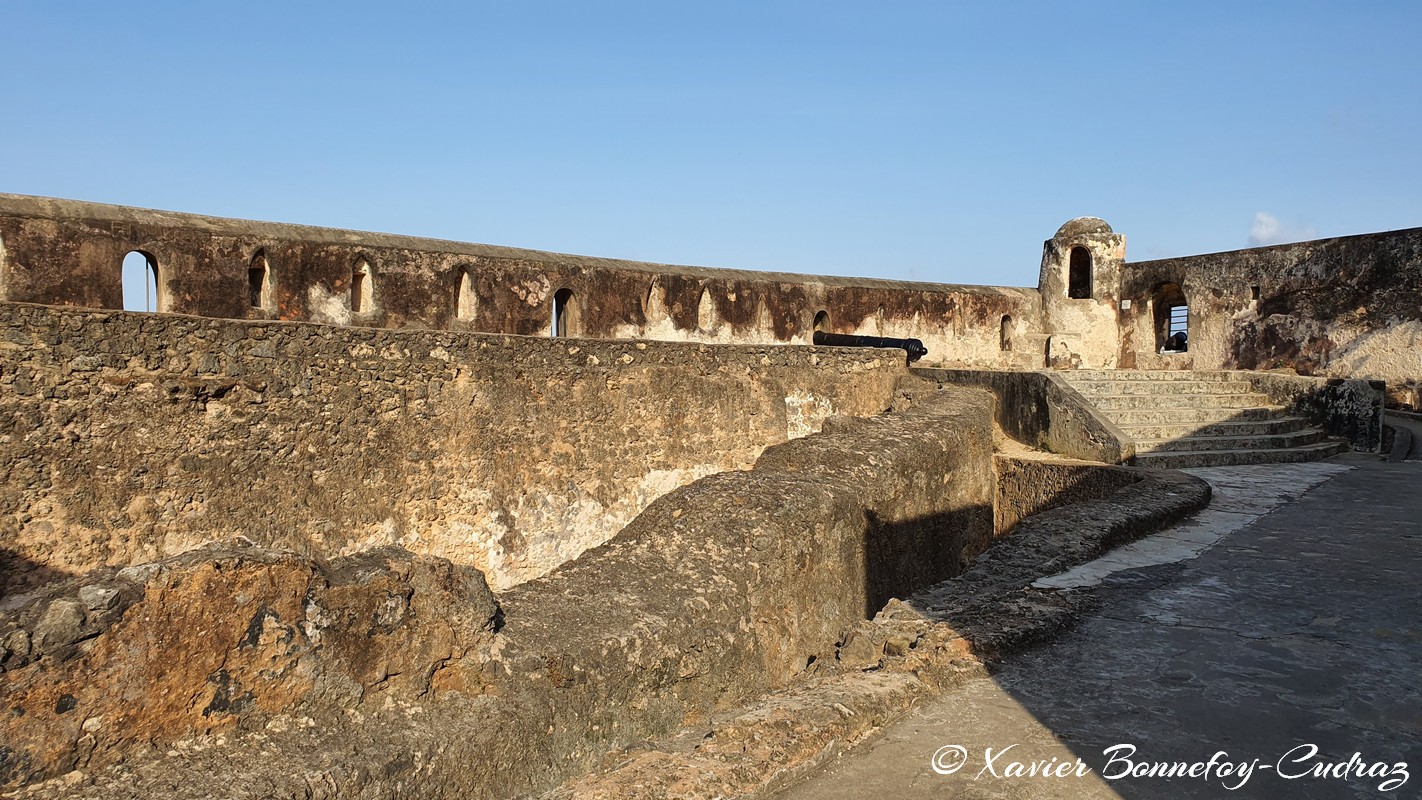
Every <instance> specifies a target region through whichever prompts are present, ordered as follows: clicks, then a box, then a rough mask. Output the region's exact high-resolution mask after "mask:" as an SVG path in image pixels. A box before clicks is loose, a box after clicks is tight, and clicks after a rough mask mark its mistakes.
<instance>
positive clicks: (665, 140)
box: [0, 0, 1422, 285]
mask: <svg viewBox="0 0 1422 800" xmlns="http://www.w3.org/2000/svg"><path fill="white" fill-rule="evenodd" d="M1419 34H1422V3H1418V2H1415V0H1411V1H1410V2H1373V3H1347V4H1345V3H1307V2H1295V3H1251V2H1229V3H1209V2H1195V3H1189V4H1184V3H1181V4H1164V3H1091V2H1079V3H1070V4H1066V3H1062V4H1048V3H1021V4H1009V3H1002V4H986V3H974V4H961V5H960V4H956V3H928V2H924V3H895V2H884V3H876V4H870V3H862V2H861V3H838V2H813V3H812V2H775V1H774V0H762V1H761V2H748V3H741V2H716V3H704V4H697V3H667V2H645V3H640V2H639V3H633V2H585V3H560V2H536V1H530V2H507V1H506V2H500V3H484V2H467V3H449V4H444V3H438V4H403V5H397V4H394V3H389V4H367V3H359V2H344V3H315V2H311V3H281V4H278V3H263V2H251V3H245V4H241V5H238V4H226V5H223V6H218V5H216V4H205V3H181V4H180V3H172V4H157V3H142V2H128V3H55V2H43V3H41V2H15V1H14V0H0V42H3V46H0V71H3V75H4V80H3V81H0V109H3V119H4V123H3V124H0V191H8V192H17V193H22V194H40V195H51V196H58V197H70V198H76V199H83V200H95V201H101V202H111V203H123V204H129V205H137V206H146V207H152V208H163V209H170V210H178V211H191V212H197V213H206V214H214V215H219V216H234V217H245V218H252V219H266V220H276V221H283V222H299V223H307V224H314V225H331V226H336V227H345V228H357V229H367V230H378V231H389V232H394V233H406V234H413V235H422V236H435V237H440V238H447V239H456V240H461V241H476V242H487V243H492V244H504V245H513V246H521V247H534V248H538V249H544V250H555V251H561V252H572V253H584V254H589V255H599V256H610V257H622V258H634V259H641V260H648V261H662V262H669V263H679V264H699V265H707V266H722V267H735V268H748V269H770V270H784V271H794V272H809V273H822V274H836V275H866V276H880V277H890V278H906V279H912V280H930V281H946V282H959V283H988V284H1005V285H1035V283H1036V279H1037V266H1038V262H1039V259H1040V254H1041V245H1042V240H1044V239H1046V238H1048V237H1050V236H1051V235H1052V233H1053V232H1054V231H1055V230H1056V228H1057V227H1058V226H1059V225H1060V224H1061V223H1062V222H1064V221H1066V220H1067V219H1069V218H1071V217H1075V216H1082V215H1092V216H1100V217H1103V218H1105V219H1106V220H1107V221H1108V222H1110V223H1111V224H1112V225H1113V226H1114V227H1115V228H1116V230H1117V231H1120V232H1122V233H1125V234H1126V236H1127V238H1128V257H1129V258H1130V259H1131V260H1145V259H1149V258H1160V257H1166V256H1171V255H1185V254H1188V253H1198V252H1209V251H1215V250H1226V249H1234V248H1238V247H1245V246H1248V245H1249V244H1250V243H1251V239H1252V240H1253V241H1263V242H1269V241H1275V240H1288V239H1299V238H1315V237H1324V236H1334V235H1342V234H1347V233H1362V232H1367V231H1376V230H1390V229H1395V228H1406V227H1414V226H1419V225H1422V46H1419V45H1418V36H1419ZM1261 215H1263V216H1261Z"/></svg>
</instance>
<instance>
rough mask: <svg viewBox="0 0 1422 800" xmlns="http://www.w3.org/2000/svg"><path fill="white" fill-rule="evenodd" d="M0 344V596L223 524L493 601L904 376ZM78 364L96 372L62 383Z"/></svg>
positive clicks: (308, 348)
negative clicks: (421, 564) (365, 555)
mask: <svg viewBox="0 0 1422 800" xmlns="http://www.w3.org/2000/svg"><path fill="white" fill-rule="evenodd" d="M0 331H3V338H4V341H5V342H7V343H8V344H7V346H4V347H0V437H5V438H4V446H3V447H0V594H3V593H4V592H5V591H18V590H20V589H22V588H24V587H34V586H39V585H43V583H45V582H46V581H48V580H51V579H52V578H54V577H58V576H60V575H62V574H64V573H77V572H83V571H86V570H90V569H94V568H96V567H99V566H117V567H123V566H127V565H130V564H135V563H143V562H148V561H154V560H159V559H162V558H164V557H166V556H170V555H174V554H176V553H180V552H183V551H185V550H189V549H192V548H194V547H196V546H198V545H200V544H202V543H204V542H207V541H212V540H222V539H225V538H228V537H232V536H236V535H242V536H245V537H248V538H250V539H252V540H254V541H257V542H259V543H262V544H265V545H270V546H274V547H280V548H285V549H291V550H295V551H298V552H304V553H308V554H313V555H324V556H337V555H341V554H347V553H352V552H355V551H357V550H361V549H366V548H370V547H376V546H382V545H399V546H402V547H406V548H408V549H410V550H412V551H415V552H422V553H429V554H432V555H438V556H441V557H445V558H449V559H450V560H451V561H454V562H456V563H461V564H469V565H474V566H478V567H480V568H481V569H483V570H485V571H486V573H487V574H488V575H489V576H490V582H491V584H492V585H494V586H496V587H506V586H509V585H512V584H514V583H517V582H519V581H523V580H527V579H529V578H531V577H535V576H537V575H541V574H543V573H544V572H547V571H548V570H549V569H552V568H553V567H554V566H557V565H558V564H560V563H562V562H563V561H566V560H567V559H569V558H572V557H573V556H576V555H577V554H578V553H580V552H582V551H583V550H584V549H586V548H587V547H590V546H592V545H595V544H599V543H601V542H603V541H605V540H606V539H607V538H608V537H610V536H612V535H613V534H614V533H616V532H617V530H618V529H619V528H620V527H621V526H623V525H625V524H626V523H627V522H628V521H630V520H631V519H632V518H633V517H634V516H636V514H637V512H639V511H640V510H641V509H643V508H645V507H646V505H647V504H648V503H650V502H651V501H652V500H654V499H656V498H657V497H658V496H660V495H662V494H665V493H666V492H668V491H670V490H672V489H675V488H676V487H678V486H681V485H684V484H687V483H689V482H691V481H693V480H695V479H696V478H698V477H701V476H702V475H706V474H709V473H712V472H718V471H721V470H726V469H737V468H745V467H748V466H750V465H751V464H752V463H753V462H754V460H755V458H756V457H757V456H758V455H759V454H760V452H761V450H762V449H763V448H764V447H766V446H767V445H771V444H775V443H777V442H783V441H785V440H786V439H787V438H789V437H793V436H801V435H804V434H806V433H811V432H813V431H815V430H818V429H819V427H820V425H821V424H822V422H823V420H824V419H825V417H827V416H829V415H830V414H849V415H863V414H877V413H879V412H880V411H883V410H884V409H885V408H887V407H888V404H889V402H890V398H891V396H892V392H893V386H894V382H895V381H896V380H897V379H898V378H899V377H900V376H902V375H903V374H904V367H903V365H902V364H901V363H899V362H898V361H897V360H896V359H895V358H894V357H893V356H886V354H885V353H883V352H881V351H850V350H821V349H814V350H811V349H808V348H785V347H723V348H709V347H704V346H700V345H687V344H668V343H656V342H595V341H573V340H565V341H554V340H548V339H528V338H520V337H499V336H482V335H473V334H460V333H435V332H428V331H425V332H420V331H398V332H397V331H381V330H372V329H360V330H342V329H338V328H331V327H327V326H317V325H299V324H283V323H271V322H261V323H256V322H235V321H222V320H202V319H194V318H191V317H177V316H161V317H155V316H149V315H135V314H123V313H105V312H89V311H81V310H63V309H53V308H43V307H38V306H26V305H20V304H14V303H0ZM261 346H273V347H275V348H276V349H277V351H279V352H280V353H281V355H282V357H281V358H280V359H271V358H262V357H257V356H254V355H252V350H254V349H255V348H257V347H261ZM78 355H89V356H93V357H96V358H101V359H102V361H103V364H104V366H103V367H102V368H101V369H98V370H96V371H85V372H74V371H72V369H71V366H72V363H73V358H75V357H76V356H78Z"/></svg>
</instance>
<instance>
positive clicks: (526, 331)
mask: <svg viewBox="0 0 1422 800" xmlns="http://www.w3.org/2000/svg"><path fill="white" fill-rule="evenodd" d="M131 252H138V253H142V254H143V255H145V256H146V257H147V258H148V259H149V260H150V263H152V264H153V265H154V266H155V268H156V272H157V281H158V296H159V297H158V309H157V310H159V311H166V312H172V313H179V314H194V315H199V316H206V317H221V318H235V319H281V320H291V321H306V322H317V323H328V324H338V325H352V326H359V327H378V328H391V329H409V328H431V329H441V330H457V331H478V332H485V333H506V334H515V335H524V336H549V335H550V333H552V332H553V331H554V329H555V328H556V329H557V330H558V332H559V333H560V334H562V335H566V336H571V337H587V338H596V339H638V338H645V339H659V340H666V341H693V342H708V343H717V344H744V343H753V344H809V343H810V339H811V336H812V334H813V332H814V331H815V329H816V328H820V329H823V330H828V331H832V332H836V333H854V334H867V335H874V336H892V337H911V338H918V339H922V340H923V341H924V343H925V344H926V345H927V347H928V349H929V357H928V359H927V363H935V362H943V361H951V362H954V363H968V364H975V365H979V366H996V367H1012V366H1017V367H1020V368H1035V367H1040V366H1041V355H1040V347H1036V348H1034V347H1032V346H1030V345H1028V344H1026V342H1027V341H1028V340H1029V339H1030V337H1032V336H1034V335H1035V334H1036V333H1037V331H1036V328H1035V323H1036V320H1037V319H1038V317H1039V316H1040V312H1039V305H1040V303H1039V301H1038V296H1037V292H1036V290H1034V289H1019V288H1000V287H982V286H956V285H948V284H930V283H909V282H902V281H884V280H872V279H847V278H832V277H816V276H810V275H788V274H780V273H769V272H752V271H744V270H724V269H703V268H697V267H680V266H669V265H664V264H645V263H638V262H630V261H618V260H615V259H602V258H589V257H584V256H570V255H561V254H555V253H544V252H539V251H533V250H519V249H515V248H507V247H494V246H489V245H477V244H461V243H457V242H446V241H437V240H433V239H419V238H414V237H407V236H393V235H387V234H374V233H361V232H354V231H343V230H334V229H329V228H312V227H305V226H298V225H283V224H276V223H264V222H248V221H243V220H230V219H218V218H213V217H203V216H198V215H193V214H177V213H171V212H160V211H148V210H144V209H134V208H126V207H123V206H111V205H102V204H97V203H80V202H74V201H67V200H54V199H49V198H35V197H23V196H18V195H0V299H8V300H12V301H20V302H28V303H41V304H46V305H72V306H85V307H90V308H109V309H117V308H122V305H123V301H122V291H121V287H122V263H123V260H124V258H125V256H126V255H128V254H129V253H131ZM254 271H255V272H254ZM262 276H264V277H262ZM555 317H556V318H557V321H556V322H555ZM1014 345H1016V346H1014Z"/></svg>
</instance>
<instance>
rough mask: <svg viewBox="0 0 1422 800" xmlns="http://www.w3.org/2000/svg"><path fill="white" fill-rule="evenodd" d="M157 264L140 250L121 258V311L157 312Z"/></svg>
mask: <svg viewBox="0 0 1422 800" xmlns="http://www.w3.org/2000/svg"><path fill="white" fill-rule="evenodd" d="M158 305H159V297H158V262H157V261H156V260H155V259H154V258H153V256H151V255H149V254H148V253H145V252H143V251H141V250H134V251H133V252H131V253H129V254H128V255H126V256H124V257H123V310H124V311H157V310H158Z"/></svg>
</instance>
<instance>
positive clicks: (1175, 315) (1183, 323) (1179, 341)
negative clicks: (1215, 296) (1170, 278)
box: [1150, 283, 1190, 353]
mask: <svg viewBox="0 0 1422 800" xmlns="http://www.w3.org/2000/svg"><path fill="white" fill-rule="evenodd" d="M1150 305H1151V313H1152V316H1153V317H1154V320H1155V346H1156V350H1157V351H1158V352H1161V353H1184V352H1186V351H1187V350H1189V344H1190V305H1189V303H1187V302H1186V301H1185V291H1184V290H1183V289H1181V288H1180V284H1178V283H1162V284H1161V285H1159V286H1157V287H1156V288H1155V291H1154V292H1152V293H1151V299H1150Z"/></svg>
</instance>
